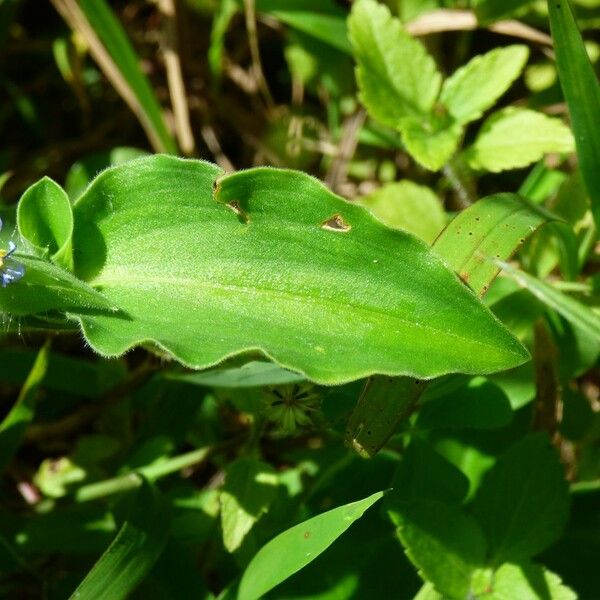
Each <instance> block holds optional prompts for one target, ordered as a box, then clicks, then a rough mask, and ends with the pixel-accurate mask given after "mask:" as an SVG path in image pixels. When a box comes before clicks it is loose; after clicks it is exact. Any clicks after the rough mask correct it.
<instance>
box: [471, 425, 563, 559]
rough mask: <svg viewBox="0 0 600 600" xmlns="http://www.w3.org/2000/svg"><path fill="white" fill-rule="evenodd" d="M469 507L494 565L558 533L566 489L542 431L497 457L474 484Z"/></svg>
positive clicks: (540, 546)
mask: <svg viewBox="0 0 600 600" xmlns="http://www.w3.org/2000/svg"><path fill="white" fill-rule="evenodd" d="M473 510H474V513H475V516H476V517H477V519H478V521H479V522H480V524H481V526H482V527H483V529H484V531H485V533H486V537H487V540H488V542H489V556H488V559H489V561H491V563H492V564H494V565H501V564H502V563H503V562H516V561H521V560H524V559H527V558H530V557H531V556H533V555H535V554H537V553H539V552H541V551H542V550H544V549H545V548H546V547H548V546H549V545H550V544H551V543H552V542H553V541H555V540H556V539H557V538H558V537H559V535H560V534H561V532H562V530H563V527H564V525H565V524H566V521H567V517H568V513H569V492H568V486H567V482H566V479H565V471H564V468H563V466H562V465H561V463H560V461H559V457H558V455H557V453H556V451H555V449H554V448H553V447H552V446H551V444H550V440H549V439H548V436H547V435H546V434H545V433H537V434H531V435H529V436H527V437H526V438H524V439H523V440H521V441H519V442H517V443H516V444H514V445H513V446H511V447H510V448H509V449H508V450H507V451H506V452H505V453H504V454H503V455H502V456H501V457H500V459H499V460H498V462H497V463H496V465H495V466H494V468H493V469H492V470H491V471H489V472H488V473H487V474H486V476H485V477H484V479H483V482H482V484H481V486H480V488H479V489H478V490H477V495H476V496H475V501H474V504H473Z"/></svg>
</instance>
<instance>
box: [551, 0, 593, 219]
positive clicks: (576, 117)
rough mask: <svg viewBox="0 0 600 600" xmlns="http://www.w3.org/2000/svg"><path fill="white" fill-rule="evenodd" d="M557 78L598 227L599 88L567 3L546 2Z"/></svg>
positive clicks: (567, 0)
mask: <svg viewBox="0 0 600 600" xmlns="http://www.w3.org/2000/svg"><path fill="white" fill-rule="evenodd" d="M548 13H549V15H550V28H551V30H552V38H553V40H554V49H555V52H556V63H557V66H558V76H559V78H560V83H561V86H562V89H563V93H564V96H565V100H566V101H567V105H568V107H569V113H570V115H571V124H572V127H573V131H574V133H575V143H576V145H577V154H578V158H579V168H580V169H581V174H582V175H583V180H584V182H585V186H586V188H587V192H588V194H589V195H590V198H591V199H592V205H593V212H594V217H595V220H596V224H597V225H600V85H599V84H598V78H597V77H596V73H595V72H594V67H593V66H592V64H591V62H590V59H589V57H588V55H587V52H586V50H585V46H584V44H583V40H582V39H581V35H580V33H579V30H578V29H577V24H576V23H575V18H574V16H573V11H572V9H571V6H570V4H569V0H548Z"/></svg>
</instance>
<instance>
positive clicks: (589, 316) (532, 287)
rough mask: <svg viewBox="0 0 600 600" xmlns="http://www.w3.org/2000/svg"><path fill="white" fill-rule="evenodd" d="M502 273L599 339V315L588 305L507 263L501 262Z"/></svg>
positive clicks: (570, 321)
mask: <svg viewBox="0 0 600 600" xmlns="http://www.w3.org/2000/svg"><path fill="white" fill-rule="evenodd" d="M501 267H502V270H503V271H504V273H506V274H507V275H509V276H510V277H512V278H513V279H514V280H515V281H516V282H517V283H518V284H519V285H521V286H522V287H524V288H525V289H527V290H528V291H529V292H530V293H531V294H533V295H534V296H535V297H536V298H538V300H541V301H542V302H543V303H544V304H545V305H546V306H548V307H550V308H552V309H554V310H555V311H556V312H557V313H558V314H559V315H561V316H563V317H564V318H565V319H566V320H567V321H569V323H571V325H574V326H575V327H578V328H580V329H582V330H583V331H585V332H587V333H588V334H590V335H592V336H593V337H594V338H596V339H597V340H600V315H598V313H596V312H594V311H593V310H592V309H591V308H590V307H589V306H586V305H585V304H582V303H581V302H578V301H577V300H575V299H574V298H571V296H568V295H567V294H565V293H563V292H561V291H559V290H557V289H556V288H555V287H553V286H552V285H550V284H549V283H546V282H545V281H542V280H541V279H538V278H537V277H534V276H533V275H530V274H529V273H525V271H520V270H519V269H515V268H514V267H513V266H511V265H509V264H504V263H503V264H501Z"/></svg>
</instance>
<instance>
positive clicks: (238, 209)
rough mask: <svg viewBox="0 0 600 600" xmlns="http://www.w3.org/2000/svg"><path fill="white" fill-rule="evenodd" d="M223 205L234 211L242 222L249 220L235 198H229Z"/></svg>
mask: <svg viewBox="0 0 600 600" xmlns="http://www.w3.org/2000/svg"><path fill="white" fill-rule="evenodd" d="M225 206H226V207H227V208H228V209H229V210H231V211H232V212H234V213H235V214H236V215H237V216H238V217H239V219H240V221H241V222H242V223H249V222H250V217H248V214H247V213H246V212H244V210H242V207H241V206H240V203H239V202H238V201H237V200H231V201H230V202H226V203H225Z"/></svg>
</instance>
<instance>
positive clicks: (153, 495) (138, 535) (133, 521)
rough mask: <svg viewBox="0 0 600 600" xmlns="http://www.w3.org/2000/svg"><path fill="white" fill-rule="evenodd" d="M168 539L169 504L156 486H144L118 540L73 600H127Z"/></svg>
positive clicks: (116, 539) (75, 593) (92, 571)
mask: <svg viewBox="0 0 600 600" xmlns="http://www.w3.org/2000/svg"><path fill="white" fill-rule="evenodd" d="M168 535H169V518H168V507H167V504H166V502H165V501H164V499H163V498H162V496H161V495H160V492H159V491H158V490H157V489H156V488H155V487H154V486H152V485H151V484H149V483H144V484H143V485H142V487H141V488H140V489H139V491H138V492H137V495H136V497H135V498H134V501H133V503H132V506H131V509H130V514H129V517H128V518H127V520H126V521H125V522H124V523H123V526H122V527H121V529H120V531H119V533H118V534H117V537H116V538H115V539H114V540H113V542H112V544H111V545H110V546H109V547H108V548H107V550H106V552H105V553H104V554H103V555H102V556H101V557H100V559H99V560H98V562H97V563H96V564H95V565H94V566H93V567H92V570H91V571H90V572H89V573H88V574H87V575H86V576H85V579H84V580H83V581H82V582H81V583H80V584H79V586H77V589H76V590H75V591H74V592H73V594H72V595H71V598H70V600H121V599H123V600H125V598H128V597H129V594H130V593H131V592H132V591H133V590H134V589H135V588H136V586H137V585H138V584H139V582H140V581H141V580H142V579H143V578H144V576H145V575H146V574H147V573H148V571H150V569H151V568H152V565H153V564H154V563H155V562H156V561H157V559H158V557H159V556H160V554H161V552H162V551H163V549H164V547H165V544H166V543H167V537H168Z"/></svg>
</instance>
